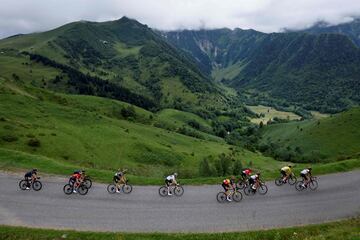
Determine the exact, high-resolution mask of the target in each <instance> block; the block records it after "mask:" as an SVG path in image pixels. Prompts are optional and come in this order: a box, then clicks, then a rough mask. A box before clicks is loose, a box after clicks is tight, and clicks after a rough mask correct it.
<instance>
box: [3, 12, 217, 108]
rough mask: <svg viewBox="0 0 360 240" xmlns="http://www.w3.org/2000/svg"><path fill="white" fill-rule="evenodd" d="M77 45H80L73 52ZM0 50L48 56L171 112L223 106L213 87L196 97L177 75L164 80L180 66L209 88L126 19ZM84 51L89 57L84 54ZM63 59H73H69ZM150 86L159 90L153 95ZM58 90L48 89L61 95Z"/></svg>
mask: <svg viewBox="0 0 360 240" xmlns="http://www.w3.org/2000/svg"><path fill="white" fill-rule="evenodd" d="M105 40H106V41H105ZM104 41H105V42H106V44H105V43H103V42H104ZM76 44H78V45H77V46H76V47H75V46H74V45H76ZM149 45H151V46H153V51H154V52H153V53H149V55H146V54H141V49H143V48H144V47H149ZM0 49H4V50H3V51H4V52H5V54H7V53H8V52H9V49H16V50H17V51H28V52H31V53H36V54H40V55H43V56H46V57H47V58H49V59H52V60H54V61H56V62H60V63H62V64H67V65H69V66H71V67H74V68H76V69H78V70H80V71H82V72H83V73H85V74H87V73H89V74H90V75H92V76H98V77H101V78H102V79H107V80H110V81H112V82H114V83H116V84H118V85H121V86H123V87H126V88H128V89H129V90H131V91H132V92H134V93H137V94H140V95H142V96H145V97H147V98H150V99H152V100H155V101H159V100H160V103H161V105H162V106H165V107H172V106H173V104H174V103H173V102H174V100H175V99H177V98H180V99H181V100H182V101H183V102H184V104H186V106H188V107H192V108H197V106H199V105H200V104H198V101H200V100H201V101H202V103H201V105H207V106H213V105H214V104H217V102H219V104H217V107H222V106H223V104H224V99H223V97H222V96H221V95H220V94H219V93H218V92H217V91H215V88H213V89H212V90H211V91H209V92H207V93H205V92H206V91H207V90H205V89H200V91H197V92H194V91H193V90H192V89H190V88H189V86H186V84H184V83H183V81H182V80H181V79H180V77H179V76H180V75H181V74H179V73H177V74H175V76H167V75H168V73H166V72H167V71H166V70H165V67H166V66H168V65H169V64H172V65H170V68H171V69H173V68H174V66H176V67H180V68H181V69H182V70H184V71H185V72H186V74H185V75H186V76H187V78H190V79H191V81H192V82H193V85H194V86H195V85H196V84H197V83H199V84H200V85H201V86H202V87H205V85H206V86H211V85H213V83H210V82H209V81H207V80H206V79H205V77H204V76H202V74H201V73H198V72H197V70H196V68H195V70H194V69H192V67H195V65H194V64H193V63H191V61H188V60H187V59H185V58H184V57H183V56H182V55H181V54H180V53H179V52H177V51H176V50H175V49H172V48H171V47H170V46H169V45H167V43H165V41H164V40H163V39H162V38H160V37H159V36H157V35H156V34H155V33H153V32H152V31H151V30H150V29H148V28H147V27H146V26H145V25H141V24H140V23H137V22H136V21H133V20H129V19H125V18H124V19H121V20H118V21H112V22H104V23H90V22H74V23H70V24H67V25H64V26H62V27H59V28H56V29H54V30H51V31H47V32H43V33H35V34H27V35H20V36H15V37H12V38H7V39H2V40H1V41H0ZM89 49H90V50H89ZM17 51H16V52H17ZM86 52H89V54H85V53H86ZM151 54H154V56H152V55H151ZM66 55H70V56H72V55H76V57H72V58H69V57H65V56H66ZM88 55H91V57H89V56H88ZM88 60H91V61H95V60H96V61H97V64H89V63H85V62H88ZM8 64H13V63H6V64H4V66H7V65H8ZM22 68H24V66H14V69H20V71H22ZM27 68H28V67H27ZM187 74H188V75H187ZM183 75H184V74H183ZM55 76H56V75H55ZM55 76H54V77H55ZM154 76H155V77H156V78H159V81H158V82H152V83H149V81H150V80H152V81H153V80H154ZM149 86H152V87H157V88H158V89H160V90H159V91H158V92H156V93H154V92H153V90H151V89H150V87H149ZM45 87H47V86H45ZM58 87H59V86H57V87H56V88H52V89H53V90H59V88H58ZM64 87H65V86H62V88H63V89H62V90H64V91H69V89H65V88H64ZM198 90H199V89H198ZM159 93H161V94H162V96H163V97H161V99H158V98H159V97H158V96H159ZM213 99H215V100H216V102H215V101H213Z"/></svg>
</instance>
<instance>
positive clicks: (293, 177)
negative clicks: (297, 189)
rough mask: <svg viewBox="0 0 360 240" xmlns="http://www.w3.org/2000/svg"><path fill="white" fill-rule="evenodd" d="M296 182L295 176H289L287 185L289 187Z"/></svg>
mask: <svg viewBox="0 0 360 240" xmlns="http://www.w3.org/2000/svg"><path fill="white" fill-rule="evenodd" d="M296 182H297V179H296V177H295V176H291V177H290V178H289V179H288V183H289V184H290V185H294V184H295V183H296Z"/></svg>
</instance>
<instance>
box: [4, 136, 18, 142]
mask: <svg viewBox="0 0 360 240" xmlns="http://www.w3.org/2000/svg"><path fill="white" fill-rule="evenodd" d="M1 139H2V140H4V141H5V142H16V141H17V140H18V137H17V136H14V135H5V136H2V137H1Z"/></svg>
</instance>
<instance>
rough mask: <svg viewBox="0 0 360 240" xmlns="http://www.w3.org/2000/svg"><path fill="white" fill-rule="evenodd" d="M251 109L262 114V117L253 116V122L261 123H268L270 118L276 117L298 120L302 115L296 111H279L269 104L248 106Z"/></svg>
mask: <svg viewBox="0 0 360 240" xmlns="http://www.w3.org/2000/svg"><path fill="white" fill-rule="evenodd" d="M247 107H248V108H249V109H250V110H251V111H253V112H254V113H256V114H259V115H262V116H261V117H260V118H252V119H251V122H253V123H257V124H259V123H260V122H263V124H266V123H267V122H268V121H269V120H272V119H274V118H275V117H277V118H280V119H287V120H298V119H300V118H301V117H300V116H299V115H297V114H295V113H292V112H283V111H278V110H276V109H275V108H273V107H267V106H262V105H259V106H247Z"/></svg>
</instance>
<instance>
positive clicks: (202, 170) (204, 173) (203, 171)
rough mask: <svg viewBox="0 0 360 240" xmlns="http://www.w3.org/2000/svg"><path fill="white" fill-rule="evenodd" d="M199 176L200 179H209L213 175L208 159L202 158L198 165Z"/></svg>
mask: <svg viewBox="0 0 360 240" xmlns="http://www.w3.org/2000/svg"><path fill="white" fill-rule="evenodd" d="M199 175H200V176H201V177H210V176H212V175H213V173H212V171H211V167H210V164H209V159H208V157H206V158H204V159H203V160H202V161H201V162H200V165H199Z"/></svg>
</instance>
